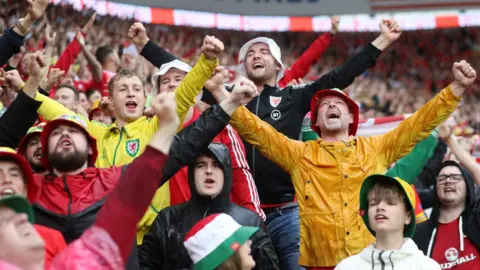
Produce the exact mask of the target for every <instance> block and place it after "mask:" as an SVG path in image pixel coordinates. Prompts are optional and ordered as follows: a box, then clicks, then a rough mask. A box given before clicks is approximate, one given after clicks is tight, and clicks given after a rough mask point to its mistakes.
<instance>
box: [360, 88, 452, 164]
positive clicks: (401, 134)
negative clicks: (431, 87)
mask: <svg viewBox="0 0 480 270" xmlns="http://www.w3.org/2000/svg"><path fill="white" fill-rule="evenodd" d="M460 100H461V98H458V97H456V96H455V95H454V94H453V92H452V89H451V88H450V86H448V87H447V88H445V89H443V90H442V91H441V92H440V93H439V94H438V95H436V96H435V97H434V98H432V99H431V100H430V101H428V102H427V103H426V104H425V105H423V107H422V108H421V109H420V110H418V111H417V112H415V113H414V114H413V115H412V116H410V117H409V118H407V119H405V120H404V121H402V122H401V123H400V124H399V125H398V126H397V127H396V128H395V129H393V130H391V131H389V132H388V133H386V134H384V135H381V136H373V137H369V138H368V139H367V140H368V141H369V142H370V143H371V144H372V145H373V146H374V148H375V151H376V153H377V162H380V164H381V165H382V166H384V167H388V166H389V165H390V164H392V163H393V162H395V161H397V160H398V159H400V158H402V157H403V156H405V155H406V154H408V153H409V152H410V151H411V150H412V149H413V147H414V146H415V145H416V144H417V143H418V142H420V141H422V140H424V139H425V138H427V137H428V135H430V133H431V132H432V130H433V129H434V128H436V127H437V126H438V125H440V124H441V123H443V122H444V121H445V120H446V119H447V118H448V116H450V114H451V113H452V112H453V111H454V110H455V109H456V108H457V106H458V104H459V102H460Z"/></svg>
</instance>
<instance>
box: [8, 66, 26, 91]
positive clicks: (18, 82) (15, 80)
mask: <svg viewBox="0 0 480 270" xmlns="http://www.w3.org/2000/svg"><path fill="white" fill-rule="evenodd" d="M5 80H6V82H7V84H8V85H10V86H11V87H12V89H13V90H14V91H15V92H20V90H21V87H22V85H24V82H23V80H22V77H20V74H19V73H18V71H17V70H16V69H12V70H9V71H7V72H6V73H5Z"/></svg>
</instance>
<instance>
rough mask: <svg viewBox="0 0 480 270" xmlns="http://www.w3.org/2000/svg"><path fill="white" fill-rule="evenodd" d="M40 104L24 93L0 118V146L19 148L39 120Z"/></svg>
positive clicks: (19, 94) (19, 95)
mask: <svg viewBox="0 0 480 270" xmlns="http://www.w3.org/2000/svg"><path fill="white" fill-rule="evenodd" d="M40 104H41V103H40V102H38V101H36V100H34V99H31V98H30V97H29V96H27V95H26V94H25V93H24V92H23V91H22V92H20V93H18V96H17V98H16V99H15V100H14V101H13V102H12V104H11V105H10V107H9V108H8V109H7V111H5V113H4V114H3V115H2V117H1V118H0V146H5V147H10V148H13V149H15V148H17V146H18V144H19V143H20V141H21V140H22V138H23V137H24V136H25V134H27V132H28V129H29V128H31V127H32V126H33V125H34V124H35V121H36V120H37V118H38V114H37V109H38V108H39V107H40Z"/></svg>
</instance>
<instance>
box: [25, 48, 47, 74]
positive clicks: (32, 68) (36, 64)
mask: <svg viewBox="0 0 480 270" xmlns="http://www.w3.org/2000/svg"><path fill="white" fill-rule="evenodd" d="M46 66H47V61H46V60H45V57H44V56H43V55H42V53H41V52H38V51H37V52H34V53H32V54H30V55H29V57H28V73H29V75H30V76H33V77H36V78H43V76H44V75H45V71H46V70H45V69H46V68H45V67H46Z"/></svg>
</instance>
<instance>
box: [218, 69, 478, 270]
mask: <svg viewBox="0 0 480 270" xmlns="http://www.w3.org/2000/svg"><path fill="white" fill-rule="evenodd" d="M453 75H454V77H455V81H454V82H453V83H452V84H450V85H449V86H447V87H446V88H445V89H443V90H442V91H441V92H440V93H439V94H438V95H436V96H435V97H434V98H433V99H432V100H430V101H429V102H427V103H426V104H425V105H424V106H423V107H422V108H421V109H420V110H418V111H417V112H416V113H414V114H413V115H412V116H411V117H409V118H408V119H406V120H404V121H403V122H402V123H401V124H400V125H399V126H398V127H397V128H395V129H394V130H392V131H390V132H388V133H386V134H384V135H380V136H374V137H369V138H364V137H355V133H356V131H357V127H358V118H359V107H358V105H357V104H356V103H355V102H354V101H353V100H351V99H350V98H348V97H347V96H346V95H345V94H344V93H343V92H341V91H340V90H322V91H319V92H318V93H317V94H316V95H315V96H314V98H313V99H312V102H311V106H310V107H311V113H312V124H311V125H312V129H313V130H315V131H316V132H317V133H318V135H319V136H320V138H318V139H317V140H315V141H308V142H302V141H297V140H292V139H289V138H288V137H287V136H285V135H283V134H281V133H280V132H278V131H276V130H275V129H274V128H273V127H271V126H270V125H269V124H267V123H265V122H264V121H262V120H261V119H259V118H258V117H257V116H255V115H254V114H252V113H251V112H250V111H249V110H248V109H246V108H245V107H240V108H239V109H237V111H236V112H235V113H234V114H233V116H232V120H231V121H230V124H231V125H232V126H233V127H234V128H235V129H236V130H237V131H238V133H239V134H240V135H241V136H242V137H243V138H244V139H246V140H247V141H248V142H249V143H251V144H252V145H253V146H255V147H256V148H257V149H258V150H259V151H260V152H261V153H262V154H263V155H264V156H265V157H268V158H269V159H270V160H272V161H273V162H275V163H276V164H278V165H279V166H280V167H282V168H283V169H284V170H285V171H286V172H288V173H289V174H290V175H291V177H292V180H293V184H294V187H295V192H296V195H297V199H298V204H299V216H300V239H301V241H300V259H299V264H300V265H302V266H305V267H307V269H333V268H334V267H335V265H337V264H338V263H339V262H340V261H341V260H343V259H345V258H347V257H349V256H352V255H355V254H358V253H360V252H361V251H362V249H363V248H365V247H366V246H368V245H369V244H371V243H372V242H373V241H374V239H373V237H372V236H371V234H370V233H369V232H368V230H367V228H366V227H365V225H364V224H363V222H362V217H361V215H360V213H359V209H360V207H359V197H358V194H359V191H360V187H361V185H362V182H363V180H364V179H365V178H366V177H367V176H369V175H371V174H376V173H384V172H385V168H386V167H387V166H388V165H389V164H391V163H393V162H395V161H396V160H398V159H400V158H401V157H403V156H405V155H406V154H408V153H409V152H410V151H411V150H412V148H413V147H414V146H415V144H416V143H418V142H420V141H422V140H423V139H425V138H426V137H427V136H428V135H429V134H430V133H431V131H432V130H433V129H434V128H435V127H436V126H438V125H439V124H441V123H442V122H443V121H445V119H447V118H448V116H449V115H450V114H451V113H452V112H453V111H454V110H455V109H456V107H457V105H458V104H459V102H460V100H461V96H462V94H463V93H464V92H465V90H466V89H467V88H468V87H470V86H471V85H472V83H473V82H474V80H475V77H476V72H475V70H474V69H473V68H472V67H471V66H470V65H469V64H468V63H466V62H465V61H462V62H460V63H455V64H454V65H453ZM240 83H243V84H244V85H247V86H248V85H253V83H251V82H249V81H246V82H245V81H243V82H240ZM251 87H255V86H251ZM213 94H214V96H215V97H216V98H217V100H223V99H224V98H225V97H226V96H227V95H228V93H227V92H226V91H225V90H221V91H215V92H214V93H213Z"/></svg>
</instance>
